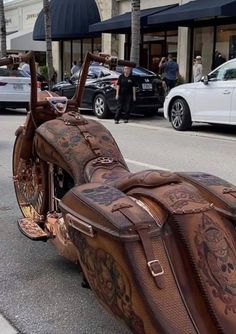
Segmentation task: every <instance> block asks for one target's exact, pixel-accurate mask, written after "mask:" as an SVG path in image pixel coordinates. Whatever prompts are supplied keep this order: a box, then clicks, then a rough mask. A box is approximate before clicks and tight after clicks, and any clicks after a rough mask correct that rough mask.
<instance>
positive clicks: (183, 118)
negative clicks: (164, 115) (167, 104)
mask: <svg viewBox="0 0 236 334" xmlns="http://www.w3.org/2000/svg"><path fill="white" fill-rule="evenodd" d="M170 121H171V125H172V126H173V128H174V129H175V130H178V131H184V130H188V129H190V128H191V125H192V120H191V115H190V110H189V106H188V104H187V102H186V101H185V100H184V99H176V100H175V101H174V102H173V103H172V105H171V109H170Z"/></svg>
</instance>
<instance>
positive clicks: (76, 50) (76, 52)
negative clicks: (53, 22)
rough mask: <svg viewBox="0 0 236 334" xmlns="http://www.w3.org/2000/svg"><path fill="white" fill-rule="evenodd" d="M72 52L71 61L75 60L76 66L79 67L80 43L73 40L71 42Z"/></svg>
mask: <svg viewBox="0 0 236 334" xmlns="http://www.w3.org/2000/svg"><path fill="white" fill-rule="evenodd" d="M72 52H73V56H72V58H73V61H74V60H76V61H77V64H78V65H79V64H80V63H81V41H80V40H74V41H73V42H72Z"/></svg>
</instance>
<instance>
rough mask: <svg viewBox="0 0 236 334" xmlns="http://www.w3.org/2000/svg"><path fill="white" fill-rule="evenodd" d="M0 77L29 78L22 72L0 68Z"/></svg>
mask: <svg viewBox="0 0 236 334" xmlns="http://www.w3.org/2000/svg"><path fill="white" fill-rule="evenodd" d="M0 76H1V77H29V74H28V73H26V72H24V71H22V70H14V69H9V68H5V67H0Z"/></svg>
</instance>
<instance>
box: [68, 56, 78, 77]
mask: <svg viewBox="0 0 236 334" xmlns="http://www.w3.org/2000/svg"><path fill="white" fill-rule="evenodd" d="M78 71H79V66H78V65H77V61H76V60H74V61H73V65H72V67H71V70H70V73H71V75H74V74H75V73H76V72H78Z"/></svg>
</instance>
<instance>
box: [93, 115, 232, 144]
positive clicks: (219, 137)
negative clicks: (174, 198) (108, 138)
mask: <svg viewBox="0 0 236 334" xmlns="http://www.w3.org/2000/svg"><path fill="white" fill-rule="evenodd" d="M86 118H90V119H94V116H87V115H86ZM98 121H100V122H101V123H113V122H114V120H111V119H99V120H98ZM157 122H158V120H157ZM167 122H168V121H167ZM116 126H117V125H116ZM125 126H132V127H136V128H143V129H149V130H157V131H165V132H169V133H171V132H172V133H173V134H175V135H176V136H185V137H189V136H191V137H199V138H209V139H214V140H221V141H227V142H235V141H236V137H235V136H233V135H229V136H227V135H225V134H215V133H208V132H206V133H202V132H195V131H191V130H190V131H176V130H174V129H173V128H172V127H170V128H168V127H162V126H158V125H148V124H140V123H135V122H132V121H131V122H129V123H128V124H125ZM196 131H197V130H196Z"/></svg>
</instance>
